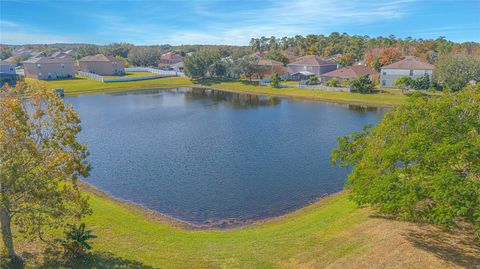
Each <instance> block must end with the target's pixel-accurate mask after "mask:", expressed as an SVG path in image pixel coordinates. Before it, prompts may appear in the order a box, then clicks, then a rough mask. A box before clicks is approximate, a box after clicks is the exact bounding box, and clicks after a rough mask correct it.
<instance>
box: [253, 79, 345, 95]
mask: <svg viewBox="0 0 480 269" xmlns="http://www.w3.org/2000/svg"><path fill="white" fill-rule="evenodd" d="M258 84H259V85H260V86H270V80H268V79H262V80H260V81H259V82H258ZM278 87H279V88H299V89H311V90H321V91H327V92H351V90H350V88H341V87H327V86H324V85H306V84H300V83H299V84H280V85H278Z"/></svg>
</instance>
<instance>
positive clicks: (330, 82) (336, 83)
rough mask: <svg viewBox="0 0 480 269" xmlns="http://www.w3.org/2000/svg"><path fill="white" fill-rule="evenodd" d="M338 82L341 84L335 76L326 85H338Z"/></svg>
mask: <svg viewBox="0 0 480 269" xmlns="http://www.w3.org/2000/svg"><path fill="white" fill-rule="evenodd" d="M338 84H339V83H338V80H337V79H335V78H332V79H330V80H328V81H327V83H326V85H327V86H328V87H337V86H338Z"/></svg>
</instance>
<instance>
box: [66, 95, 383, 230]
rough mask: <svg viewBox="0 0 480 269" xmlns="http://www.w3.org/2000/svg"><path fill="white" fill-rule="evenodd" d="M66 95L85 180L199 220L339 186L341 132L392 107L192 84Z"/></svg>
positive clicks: (247, 213) (240, 219) (261, 210)
mask: <svg viewBox="0 0 480 269" xmlns="http://www.w3.org/2000/svg"><path fill="white" fill-rule="evenodd" d="M65 100H66V102H68V103H71V104H72V105H73V106H74V108H75V109H76V111H78V112H79V114H80V118H81V120H82V131H81V133H80V135H79V139H80V140H81V141H82V142H84V143H86V144H87V145H88V148H89V151H90V153H91V155H90V156H89V161H90V163H91V164H92V171H91V175H90V177H89V178H87V179H86V181H87V182H88V183H90V184H92V185H94V186H96V187H97V188H99V189H101V190H103V191H104V192H106V193H108V194H110V195H112V196H114V197H117V198H120V199H124V200H128V201H131V202H134V203H138V204H140V205H142V206H144V207H146V208H148V209H151V210H154V211H157V212H159V213H163V214H167V215H169V216H172V217H175V218H178V219H181V220H184V221H188V222H190V223H194V224H202V225H219V224H220V225H223V224H238V223H244V222H249V221H252V220H258V219H262V218H267V217H272V216H278V215H282V214H284V213H286V212H290V211H293V210H295V209H298V208H300V207H303V206H305V205H307V204H309V203H310V202H312V201H314V200H315V199H318V198H319V197H322V196H324V195H327V194H331V193H335V192H338V191H340V190H341V189H342V187H343V184H344V180H345V178H346V176H347V172H346V171H345V170H344V169H340V168H338V167H335V166H332V165H331V164H330V162H329V156H330V151H331V150H332V148H334V147H335V146H336V138H337V137H338V136H341V135H346V134H348V133H350V132H351V131H359V130H361V128H362V126H364V125H365V124H376V123H377V122H378V121H379V120H380V119H381V118H382V116H383V114H384V112H385V110H386V108H363V107H358V106H352V105H343V104H331V103H322V102H311V101H298V100H292V99H280V98H275V97H264V96H255V95H247V94H235V93H226V92H221V91H213V90H208V89H193V90H192V89H185V88H180V89H157V90H142V91H131V92H122V93H111V94H96V95H85V96H75V97H74V96H69V97H65Z"/></svg>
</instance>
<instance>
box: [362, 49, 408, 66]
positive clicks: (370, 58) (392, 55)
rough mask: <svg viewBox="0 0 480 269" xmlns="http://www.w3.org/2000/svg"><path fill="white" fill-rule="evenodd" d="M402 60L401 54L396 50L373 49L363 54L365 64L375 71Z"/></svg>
mask: <svg viewBox="0 0 480 269" xmlns="http://www.w3.org/2000/svg"><path fill="white" fill-rule="evenodd" d="M401 59H402V52H401V51H400V50H399V49H397V48H375V49H373V50H371V51H369V52H367V53H366V54H365V63H366V64H367V65H368V66H370V67H371V68H373V69H375V70H379V69H380V67H382V66H384V65H388V64H391V63H394V62H396V61H399V60H401Z"/></svg>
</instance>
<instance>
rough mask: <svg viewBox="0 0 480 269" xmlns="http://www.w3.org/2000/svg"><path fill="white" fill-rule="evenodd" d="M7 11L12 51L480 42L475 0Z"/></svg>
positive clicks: (17, 4) (2, 26) (13, 7)
mask: <svg viewBox="0 0 480 269" xmlns="http://www.w3.org/2000/svg"><path fill="white" fill-rule="evenodd" d="M0 6H1V11H0V15H1V19H0V43H1V44H8V45H34V44H38V45H44V44H94V45H107V44H111V43H131V44H134V45H138V46H142V45H166V44H169V45H172V46H179V45H232V46H248V43H249V41H250V39H251V38H259V37H261V36H266V37H270V36H275V37H277V38H281V37H284V36H288V37H292V36H295V35H303V36H306V35H308V34H315V35H319V34H323V35H329V34H330V33H332V32H338V33H348V34H349V35H359V36H366V35H368V36H370V37H372V38H375V37H378V36H384V37H388V36H390V35H394V36H395V37H396V38H402V39H404V38H407V37H411V38H413V39H420V38H421V39H436V38H438V37H445V39H447V40H450V41H453V42H457V43H463V42H480V19H479V17H478V15H477V14H478V13H479V12H480V2H479V1H472V0H464V1H453V0H444V1H440V2H436V1H428V0H396V1H385V2H382V3H378V2H377V1H362V3H358V2H339V1H333V0H322V1H300V2H296V3H291V2H289V1H286V0H282V1H244V2H242V3H237V2H235V1H217V0H205V1H192V2H187V1H175V0H168V1H164V2H162V3H158V2H154V1H133V0H132V1H128V0H124V1H117V2H115V1H96V2H94V1H68V2H61V3H60V2H59V1H29V0H3V1H2V2H1V3H0ZM458 14H462V16H458ZM72 18H73V19H72ZM59 23H60V24H61V26H60V27H59V26H58V25H59Z"/></svg>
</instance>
